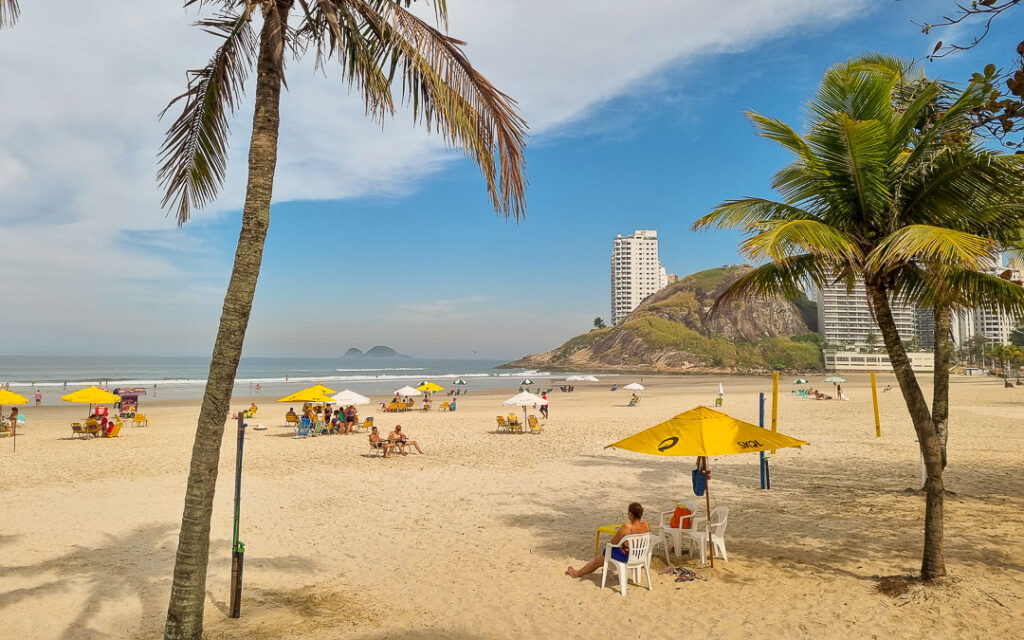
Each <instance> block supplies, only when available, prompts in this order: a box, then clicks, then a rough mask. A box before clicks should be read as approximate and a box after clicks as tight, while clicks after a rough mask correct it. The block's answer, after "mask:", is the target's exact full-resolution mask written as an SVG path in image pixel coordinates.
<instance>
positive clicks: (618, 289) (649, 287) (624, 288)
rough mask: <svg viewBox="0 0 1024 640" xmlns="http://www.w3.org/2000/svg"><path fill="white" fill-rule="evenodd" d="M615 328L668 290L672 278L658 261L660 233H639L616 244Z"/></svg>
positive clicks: (614, 260)
mask: <svg viewBox="0 0 1024 640" xmlns="http://www.w3.org/2000/svg"><path fill="white" fill-rule="evenodd" d="M611 267H612V269H611V272H612V283H611V284H612V315H611V319H612V324H613V325H617V324H619V322H621V321H622V319H623V318H625V317H626V316H627V315H629V314H630V313H631V312H632V311H633V309H636V308H637V305H639V304H640V303H641V302H643V299H644V298H646V297H647V296H649V295H651V294H652V293H657V292H658V291H661V290H662V289H664V288H665V287H666V286H668V281H669V274H668V273H666V272H665V267H663V266H661V260H660V259H659V258H658V232H657V231H654V230H651V229H637V230H636V231H634V232H633V233H632V235H628V236H625V237H623V236H622V235H618V236H615V240H614V242H613V244H612V261H611Z"/></svg>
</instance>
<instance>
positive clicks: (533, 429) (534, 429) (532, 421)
mask: <svg viewBox="0 0 1024 640" xmlns="http://www.w3.org/2000/svg"><path fill="white" fill-rule="evenodd" d="M527 423H529V425H530V433H541V432H542V431H544V427H542V426H540V423H539V422H537V416H530V417H529V419H528V420H527Z"/></svg>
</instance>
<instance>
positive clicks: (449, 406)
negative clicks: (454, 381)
mask: <svg viewBox="0 0 1024 640" xmlns="http://www.w3.org/2000/svg"><path fill="white" fill-rule="evenodd" d="M455 402H456V400H455V398H452V401H451V402H449V403H448V410H449V411H455Z"/></svg>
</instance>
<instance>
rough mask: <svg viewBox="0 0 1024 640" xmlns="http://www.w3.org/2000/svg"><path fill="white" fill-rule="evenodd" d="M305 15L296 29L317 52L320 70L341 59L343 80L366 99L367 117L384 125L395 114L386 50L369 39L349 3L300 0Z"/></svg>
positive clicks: (327, 0)
mask: <svg viewBox="0 0 1024 640" xmlns="http://www.w3.org/2000/svg"><path fill="white" fill-rule="evenodd" d="M299 5H300V7H301V8H302V9H303V12H304V14H305V18H304V21H303V22H302V23H301V24H300V25H299V27H298V28H297V29H296V34H297V39H298V40H304V41H305V40H308V41H309V42H311V43H312V46H313V48H314V50H315V51H316V63H315V64H316V67H317V68H318V69H324V66H325V65H326V63H327V61H329V60H331V59H332V58H333V57H335V56H337V59H338V62H339V63H340V66H341V77H342V80H343V81H345V82H347V83H348V84H349V86H355V87H356V88H358V89H359V90H360V92H361V93H362V96H363V104H364V105H365V107H366V114H367V115H368V116H370V117H372V118H373V119H374V120H376V121H377V122H378V123H381V124H383V121H384V118H385V116H388V115H393V114H394V112H395V104H394V98H393V96H392V93H391V83H390V82H389V80H388V76H387V74H386V73H385V71H384V69H382V68H381V59H382V54H383V48H382V47H380V46H374V43H373V42H372V41H371V40H369V39H367V38H366V37H365V33H364V25H365V22H364V21H363V20H362V19H361V18H360V17H359V16H357V15H356V14H354V13H353V11H352V7H351V6H350V4H349V3H348V2H346V0H299Z"/></svg>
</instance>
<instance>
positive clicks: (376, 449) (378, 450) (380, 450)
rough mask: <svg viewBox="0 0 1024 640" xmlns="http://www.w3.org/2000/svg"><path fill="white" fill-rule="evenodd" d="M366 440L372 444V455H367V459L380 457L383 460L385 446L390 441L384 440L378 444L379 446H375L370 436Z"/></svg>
mask: <svg viewBox="0 0 1024 640" xmlns="http://www.w3.org/2000/svg"><path fill="white" fill-rule="evenodd" d="M366 440H367V441H368V442H369V443H370V453H369V454H367V457H368V458H373V457H375V456H379V457H381V458H383V457H384V445H386V444H387V443H388V441H387V440H383V441H381V442H378V443H377V444H374V443H373V442H372V441H371V440H370V438H369V436H367V438H366Z"/></svg>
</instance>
